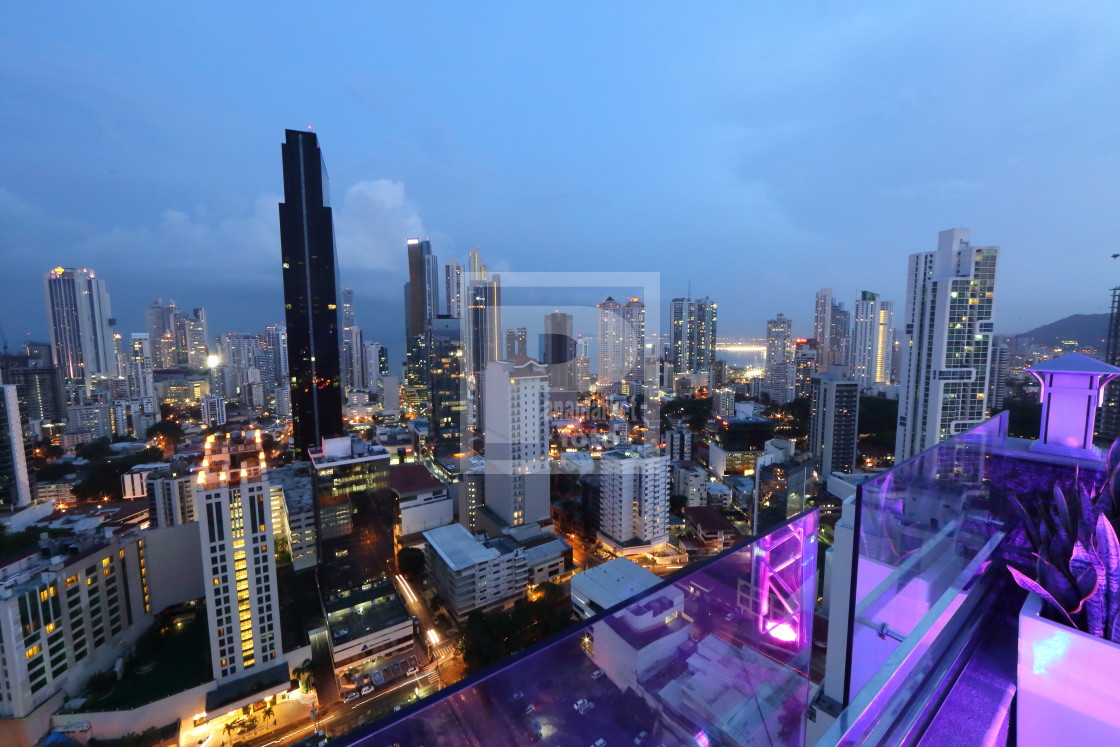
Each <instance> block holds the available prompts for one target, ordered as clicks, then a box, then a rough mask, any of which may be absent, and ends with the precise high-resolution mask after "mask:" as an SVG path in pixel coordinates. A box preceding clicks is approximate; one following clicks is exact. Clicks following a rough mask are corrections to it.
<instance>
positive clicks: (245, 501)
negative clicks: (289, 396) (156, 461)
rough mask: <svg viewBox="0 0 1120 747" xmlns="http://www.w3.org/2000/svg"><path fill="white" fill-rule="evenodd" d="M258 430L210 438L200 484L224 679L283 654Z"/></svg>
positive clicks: (209, 599) (213, 649) (218, 666)
mask: <svg viewBox="0 0 1120 747" xmlns="http://www.w3.org/2000/svg"><path fill="white" fill-rule="evenodd" d="M252 433H253V434H255V435H252V436H250V435H248V434H246V436H245V440H244V442H242V443H232V442H230V441H228V440H226V439H222V440H221V441H216V440H215V437H214V436H208V437H207V439H206V444H205V455H204V460H203V465H205V466H204V467H203V468H202V469H201V470H200V471H199V472H198V473H197V477H196V478H195V484H194V486H193V493H194V498H195V516H196V517H197V518H198V521H199V541H200V542H201V544H202V558H203V564H204V566H206V569H205V571H204V572H205V574H206V576H207V577H211V578H213V583H210V582H209V581H207V583H205V584H204V586H205V587H206V616H207V618H208V621H209V623H210V661H211V664H212V667H213V671H214V679H216V680H219V681H220V680H226V679H232V678H240V677H244V676H248V675H252V674H255V673H257V672H260V671H262V670H264V669H267V668H268V666H269V662H273V661H275V660H276V659H277V657H278V656H280V655H281V654H282V653H283V649H282V648H280V646H279V644H280V610H279V607H278V605H277V596H278V593H279V589H278V587H277V585H276V560H275V556H274V554H273V553H274V551H275V548H274V539H275V537H274V533H273V526H272V508H271V506H272V504H271V491H270V488H269V484H268V475H267V468H266V466H265V457H264V452H263V451H261V448H262V447H261V445H260V431H253V432H252Z"/></svg>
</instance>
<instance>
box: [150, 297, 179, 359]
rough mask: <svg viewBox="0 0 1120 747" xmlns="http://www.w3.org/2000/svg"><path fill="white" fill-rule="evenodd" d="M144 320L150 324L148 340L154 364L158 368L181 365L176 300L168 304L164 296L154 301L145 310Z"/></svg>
mask: <svg viewBox="0 0 1120 747" xmlns="http://www.w3.org/2000/svg"><path fill="white" fill-rule="evenodd" d="M144 320H145V321H146V322H147V326H148V342H149V345H150V347H151V357H152V366H153V367H154V368H157V369H166V368H175V367H176V366H178V365H179V347H178V344H177V343H178V342H179V340H178V335H177V334H176V332H177V327H178V320H179V311H178V309H176V308H175V302H174V301H169V302H168V303H167V304H166V305H165V304H164V303H163V299H162V298H157V299H156V300H155V301H152V304H151V306H149V307H148V308H147V309H145V310H144Z"/></svg>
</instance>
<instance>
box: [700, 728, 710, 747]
mask: <svg viewBox="0 0 1120 747" xmlns="http://www.w3.org/2000/svg"><path fill="white" fill-rule="evenodd" d="M711 744H712V743H711V742H709V741H708V735H707V734H705V733H704V732H702V731H700V732H697V733H696V747H711Z"/></svg>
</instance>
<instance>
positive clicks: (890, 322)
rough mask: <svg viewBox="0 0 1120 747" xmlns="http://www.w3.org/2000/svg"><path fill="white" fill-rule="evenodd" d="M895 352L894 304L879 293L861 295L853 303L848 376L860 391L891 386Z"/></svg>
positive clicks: (868, 292) (864, 292) (865, 292)
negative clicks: (877, 386)
mask: <svg viewBox="0 0 1120 747" xmlns="http://www.w3.org/2000/svg"><path fill="white" fill-rule="evenodd" d="M893 350H894V304H893V303H891V302H890V301H884V300H882V299H881V298H880V297H879V294H878V293H872V292H870V291H863V292H861V293H860V297H859V300H858V301H856V318H855V323H854V324H853V325H852V365H851V376H852V378H853V379H854V380H855V381H856V383H857V384H859V387H860V389H867V388H868V387H870V386H871V385H872V384H890V383H892V382H891V352H892V351H893Z"/></svg>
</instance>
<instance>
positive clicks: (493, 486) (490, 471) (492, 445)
mask: <svg viewBox="0 0 1120 747" xmlns="http://www.w3.org/2000/svg"><path fill="white" fill-rule="evenodd" d="M485 388H486V391H485V395H484V397H483V407H484V408H485V411H484V417H483V422H484V423H485V442H486V506H487V507H488V508H489V509H490V510H491V511H493V512H494V513H495V514H496V515H497V516H498V517H499V518H500V519H501V520H502V521H504V522H505V523H506V524H509V525H510V526H519V525H521V524H531V523H535V522H542V521H547V520H548V519H549V516H550V512H551V509H550V501H549V462H548V373H547V372H546V371H545V367H544V366H543V365H541V364H540V363H537V362H536V361H534V360H532V359H531V358H522V359H519V360H518V361H516V362H515V361H491V362H490V364H489V365H487V367H486V374H485Z"/></svg>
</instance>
